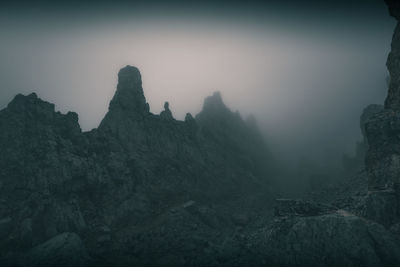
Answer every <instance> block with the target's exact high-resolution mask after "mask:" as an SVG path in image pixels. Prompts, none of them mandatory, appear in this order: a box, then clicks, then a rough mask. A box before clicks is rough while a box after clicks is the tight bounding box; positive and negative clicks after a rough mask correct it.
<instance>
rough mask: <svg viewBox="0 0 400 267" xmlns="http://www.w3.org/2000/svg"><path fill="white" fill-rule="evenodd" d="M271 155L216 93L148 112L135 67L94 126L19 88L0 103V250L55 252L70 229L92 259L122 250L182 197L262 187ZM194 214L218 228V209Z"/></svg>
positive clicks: (210, 198) (213, 197) (5, 253)
mask: <svg viewBox="0 0 400 267" xmlns="http://www.w3.org/2000/svg"><path fill="white" fill-rule="evenodd" d="M268 157H270V156H269V152H268V150H267V148H266V145H265V143H264V141H263V139H262V137H261V134H260V133H259V132H257V131H256V130H255V128H254V127H252V128H249V127H248V126H247V125H246V122H245V121H244V120H242V119H241V117H240V115H239V114H238V113H233V112H231V111H230V110H229V109H228V108H227V107H226V106H225V105H224V103H223V102H222V98H221V96H220V95H219V94H216V95H214V96H212V97H210V98H208V99H206V101H205V103H204V109H203V111H202V112H201V113H200V114H199V115H198V116H196V118H193V116H191V115H190V114H188V115H187V116H186V118H185V121H179V120H175V119H174V118H173V116H172V113H171V111H170V109H169V105H168V102H166V104H165V105H164V111H163V112H162V113H161V114H160V115H155V114H152V113H151V112H150V111H149V105H148V104H147V102H146V99H145V96H144V92H143V88H142V80H141V75H140V72H139V70H138V69H137V68H135V67H131V66H127V67H125V68H123V69H121V70H120V72H119V73H118V85H117V90H116V93H115V95H114V97H113V98H112V100H111V102H110V105H109V111H108V113H107V114H106V116H105V117H104V119H103V121H102V122H101V124H100V126H99V127H98V128H97V129H94V130H92V131H90V132H85V133H83V132H82V131H81V129H80V126H79V123H78V115H77V114H76V113H73V112H69V113H67V114H61V113H60V112H56V111H55V110H54V105H53V104H50V103H48V102H45V101H43V100H41V99H40V98H38V97H37V95H36V94H31V95H28V96H23V95H17V96H16V97H15V98H14V99H13V100H12V101H11V102H10V104H9V105H8V106H7V108H5V109H3V110H1V111H0V237H1V238H0V259H12V258H13V257H14V256H13V255H21V254H22V255H26V254H27V253H28V254H29V255H33V254H34V255H38V253H33V252H32V253H33V254H32V253H31V252H29V251H32V250H31V249H32V248H33V247H38V246H39V248H38V249H37V251H44V250H49V251H51V249H52V248H53V247H57V246H58V244H60V242H59V240H64V237H65V234H64V233H74V234H72V235H71V234H69V235H68V236H69V237H71V238H72V239H70V238H69V237H68V238H67V239H66V240H72V241H73V242H72V243H73V244H78V243H79V242H80V241H79V242H78V241H77V240H78V239H79V240H82V244H83V246H84V247H87V251H88V253H89V254H90V255H91V256H93V257H94V259H96V260H98V259H99V258H101V257H102V255H106V252H109V251H115V250H117V251H122V250H121V249H122V248H123V247H125V246H127V247H130V244H132V243H131V242H134V241H132V240H131V241H129V240H128V241H127V240H126V238H125V237H127V236H135V234H134V233H136V232H137V231H138V230H137V229H140V228H146V225H148V224H149V222H152V221H154V220H157V218H160V219H159V220H161V218H162V217H163V216H167V215H163V214H169V213H166V211H168V210H169V209H171V207H175V206H176V205H179V204H180V203H186V202H187V201H189V200H193V201H196V203H197V202H198V203H202V202H211V203H212V202H218V203H220V202H221V199H223V200H224V201H226V202H230V201H236V200H237V199H238V198H239V199H240V198H243V197H244V198H245V197H248V195H251V194H257V192H262V191H263V190H264V188H266V187H267V186H268V185H267V182H268V180H269V179H270V170H271V169H268V167H267V165H268V164H265V160H267V161H268ZM195 210H197V209H195ZM221 210H222V209H221ZM193 212H194V213H193ZM192 213H193V214H196V215H193V216H199V219H198V220H199V222H198V223H200V222H202V224H203V225H204V228H205V229H206V228H207V227H211V226H209V225H213V226H212V227H220V226H216V225H220V224H215V222H213V220H214V218H213V215H208V213H210V214H214V215H215V211H214V210H212V209H209V208H205V209H203V208H201V209H198V211H193V210H192ZM186 217H187V216H186ZM186 217H185V218H186ZM226 218H231V216H230V215H229V214H227V215H226ZM167 219H168V220H169V219H170V218H169V215H168V216H167ZM168 220H167V221H168ZM185 220H186V219H185ZM196 220H197V219H196ZM229 220H231V219H229ZM232 227H234V226H233V224H232ZM200 228H202V227H200ZM152 231H153V230H152ZM202 231H204V230H202ZM143 232H146V231H145V230H143ZM181 234H184V233H180V234H179V236H180V235H181ZM186 234H187V232H186ZM179 236H173V238H175V239H177V240H179ZM206 236H208V234H206ZM76 237H77V238H76ZM148 238H149V239H148V240H147V241H148V244H149V245H150V244H151V240H152V239H151V238H150V236H149V237H148ZM171 238H172V237H171ZM54 240H55V241H54ZM57 240H58V241H57ZM56 241H57V242H56ZM75 241H76V242H75ZM44 242H50V243H44ZM126 242H127V243H126ZM141 242H144V243H146V242H145V241H141ZM167 242H171V240H167ZM188 242H189V241H188ZM61 243H62V242H61ZM67 243H69V241H68V242H67ZM41 244H42V245H41ZM49 244H50V245H49ZM79 244H80V243H79ZM53 245H54V246H53ZM60 246H62V247H64V245H60ZM68 246H69V245H68ZM71 246H75V245H71ZM77 246H78V245H77ZM79 246H80V245H79ZM60 249H62V250H63V249H64V248H60ZM148 251H151V250H148ZM49 253H50V252H49ZM143 253H145V252H143ZM177 253H179V252H177ZM39 254H43V255H50V254H46V252H45V251H44V252H43V253H42V252H40V253H39ZM51 254H53V253H52V252H51ZM142 256H143V255H142ZM142 256H138V257H139V258H141V257H142ZM35 257H36V256H35ZM46 257H47V256H46ZM46 257H45V258H46ZM57 257H58V256H57ZM62 257H64V256H62ZM14 258H19V256H16V257H14ZM122 258H124V259H126V258H125V257H122ZM113 259H116V260H117V261H118V260H119V259H117V258H113ZM142 259H143V261H144V258H143V257H142ZM45 261H46V260H45V259H43V261H42V260H40V262H41V263H42V262H45ZM121 261H122V259H121ZM41 263H40V264H41Z"/></svg>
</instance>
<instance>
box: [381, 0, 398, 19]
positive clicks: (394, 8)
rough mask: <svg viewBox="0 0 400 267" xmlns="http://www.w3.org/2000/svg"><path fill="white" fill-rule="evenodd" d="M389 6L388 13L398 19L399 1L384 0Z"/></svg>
mask: <svg viewBox="0 0 400 267" xmlns="http://www.w3.org/2000/svg"><path fill="white" fill-rule="evenodd" d="M385 2H386V4H387V5H388V6H389V13H390V15H391V16H392V17H395V18H396V19H397V20H400V2H399V1H398V0H385Z"/></svg>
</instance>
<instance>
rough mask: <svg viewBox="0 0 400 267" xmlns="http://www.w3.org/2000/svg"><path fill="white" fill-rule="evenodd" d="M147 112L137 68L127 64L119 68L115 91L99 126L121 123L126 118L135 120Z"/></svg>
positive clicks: (147, 107)
mask: <svg viewBox="0 0 400 267" xmlns="http://www.w3.org/2000/svg"><path fill="white" fill-rule="evenodd" d="M148 114H149V105H148V104H147V103H146V98H145V97H144V93H143V88H142V77H141V75H140V71H139V69H138V68H136V67H133V66H129V65H128V66H126V67H124V68H122V69H120V71H119V73H118V85H117V91H116V92H115V95H114V97H113V99H112V100H111V102H110V106H109V108H108V113H107V115H106V116H105V117H104V119H103V121H102V122H101V124H100V127H99V128H104V127H105V126H106V125H108V126H111V125H115V124H116V123H119V122H122V123H123V121H125V119H128V118H129V119H131V120H137V119H140V118H142V117H144V116H146V115H148Z"/></svg>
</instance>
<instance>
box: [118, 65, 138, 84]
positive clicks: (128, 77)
mask: <svg viewBox="0 0 400 267" xmlns="http://www.w3.org/2000/svg"><path fill="white" fill-rule="evenodd" d="M124 83H126V84H128V85H135V84H140V85H141V84H142V76H141V75H140V71H139V69H138V68H136V67H133V66H130V65H127V66H126V67H124V68H122V69H120V70H119V72H118V84H124Z"/></svg>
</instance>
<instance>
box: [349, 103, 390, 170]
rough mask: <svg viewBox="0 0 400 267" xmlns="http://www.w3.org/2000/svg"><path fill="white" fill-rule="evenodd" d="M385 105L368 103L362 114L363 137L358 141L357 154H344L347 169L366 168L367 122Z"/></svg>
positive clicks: (361, 127)
mask: <svg viewBox="0 0 400 267" xmlns="http://www.w3.org/2000/svg"><path fill="white" fill-rule="evenodd" d="M382 111H383V106H382V105H377V104H371V105H368V106H367V107H366V108H365V109H364V110H363V112H362V114H361V116H360V129H361V133H362V137H363V139H362V140H361V141H359V142H357V143H356V149H355V155H354V156H349V155H347V154H346V155H344V156H343V166H344V168H345V170H346V171H354V170H355V171H360V170H361V169H364V168H365V155H366V153H367V151H368V139H367V133H366V129H365V124H366V123H367V122H368V121H369V119H370V118H372V117H373V116H374V115H375V114H377V113H379V112H382Z"/></svg>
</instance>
